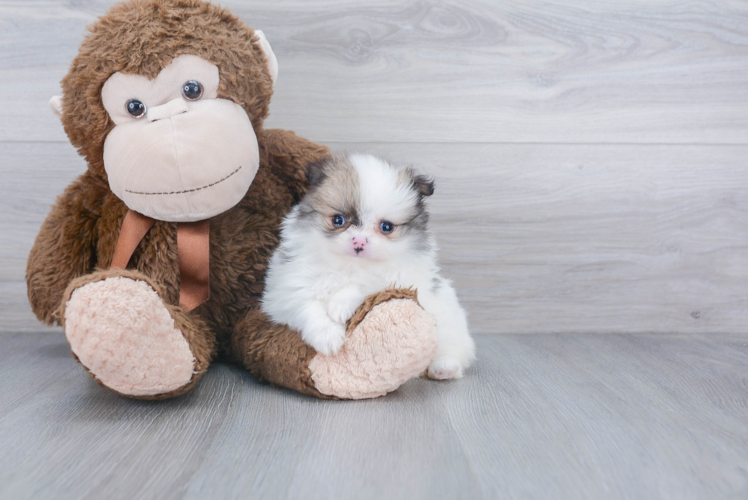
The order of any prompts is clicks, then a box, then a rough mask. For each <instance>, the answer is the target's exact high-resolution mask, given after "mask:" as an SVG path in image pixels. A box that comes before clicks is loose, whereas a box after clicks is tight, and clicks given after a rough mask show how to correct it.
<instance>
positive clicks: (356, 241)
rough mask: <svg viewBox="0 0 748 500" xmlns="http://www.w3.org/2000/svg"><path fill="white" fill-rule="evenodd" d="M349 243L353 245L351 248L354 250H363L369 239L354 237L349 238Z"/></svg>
mask: <svg viewBox="0 0 748 500" xmlns="http://www.w3.org/2000/svg"><path fill="white" fill-rule="evenodd" d="M351 243H353V246H354V247H356V248H359V247H360V248H364V247H365V246H366V244H367V243H369V238H366V237H365V236H354V237H353V238H351Z"/></svg>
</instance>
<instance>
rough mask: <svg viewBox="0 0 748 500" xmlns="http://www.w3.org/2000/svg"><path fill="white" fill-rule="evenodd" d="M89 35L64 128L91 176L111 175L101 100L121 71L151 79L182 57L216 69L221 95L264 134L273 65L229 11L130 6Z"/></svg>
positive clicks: (193, 3)
mask: <svg viewBox="0 0 748 500" xmlns="http://www.w3.org/2000/svg"><path fill="white" fill-rule="evenodd" d="M88 30H89V34H88V36H87V37H86V39H85V40H84V41H83V43H82V45H81V47H80V50H79V53H78V55H77V56H76V58H75V59H74V60H73V63H72V65H71V67H70V70H69V72H68V74H67V76H65V78H64V79H63V80H62V90H63V99H62V111H63V113H62V123H63V125H64V127H65V132H66V133H67V135H68V137H69V138H70V142H71V143H72V144H73V146H75V147H76V148H78V150H79V152H80V153H81V154H82V155H83V156H84V157H85V158H86V160H87V161H88V163H89V169H90V170H91V172H92V173H94V174H97V175H100V176H105V175H106V174H105V172H104V162H103V150H104V140H105V139H106V137H107V134H108V133H109V132H110V131H111V130H112V128H113V127H114V123H113V122H112V120H111V119H110V117H109V114H108V113H107V111H106V110H105V109H104V106H103V103H102V97H101V91H102V87H103V85H104V83H105V82H106V81H107V79H109V77H111V76H112V75H113V74H114V73H117V72H121V73H125V74H136V75H142V76H145V77H147V78H149V79H152V78H155V77H156V76H157V75H158V74H159V73H160V72H161V70H163V69H164V68H165V67H166V66H168V65H169V63H171V61H172V60H173V59H174V58H176V57H178V56H180V55H182V54H192V55H196V56H198V57H201V58H202V59H205V60H206V61H208V62H210V63H212V64H215V65H216V66H218V68H219V76H220V85H219V89H218V97H219V98H221V99H228V100H231V101H233V102H235V103H237V104H239V105H240V106H242V108H244V110H245V111H246V112H247V115H248V116H249V118H250V120H251V122H252V126H253V127H254V129H255V132H256V133H258V132H259V131H260V129H261V127H262V122H263V120H264V119H265V118H266V117H267V114H268V105H269V103H270V97H271V95H272V93H273V81H272V76H271V73H270V71H269V69H268V60H267V58H266V56H265V53H264V52H263V50H262V48H261V46H260V44H259V37H258V35H256V34H255V32H254V30H252V29H251V28H249V27H247V26H246V25H245V24H244V23H243V22H242V21H241V20H239V18H237V17H236V16H235V15H233V14H232V13H230V12H229V11H228V10H226V9H224V8H221V7H218V6H216V5H213V4H210V3H207V2H204V1H201V0H132V1H127V2H123V3H119V4H116V5H115V6H113V7H112V8H111V9H110V10H109V12H107V14H106V15H104V16H103V17H101V18H99V20H98V21H96V22H95V23H94V24H93V25H91V26H89V28H88ZM134 147H137V145H134Z"/></svg>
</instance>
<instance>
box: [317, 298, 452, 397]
mask: <svg viewBox="0 0 748 500" xmlns="http://www.w3.org/2000/svg"><path fill="white" fill-rule="evenodd" d="M436 348H437V334H436V323H435V321H434V318H433V316H431V315H430V314H428V313H427V312H426V311H424V310H423V309H422V308H421V306H419V305H418V303H417V302H415V301H414V300H410V299H391V300H387V301H386V302H381V303H379V304H378V305H376V306H374V307H373V308H372V309H371V310H370V311H368V313H367V314H366V316H365V317H364V318H363V320H362V321H361V322H360V323H358V325H357V326H356V327H355V328H354V329H353V331H350V332H349V333H348V338H347V339H346V341H345V344H344V345H343V347H342V349H341V350H340V351H339V352H338V353H337V354H335V355H334V356H324V355H322V354H317V355H316V356H315V357H314V358H313V359H312V361H311V363H310V364H309V369H310V370H311V372H312V381H313V382H314V386H315V388H316V389H317V390H318V391H319V392H321V393H322V394H325V395H328V396H336V397H339V398H345V399H365V398H375V397H377V396H383V395H385V394H387V393H388V392H392V391H394V390H395V389H397V388H398V387H400V386H401V385H402V384H403V383H405V382H406V381H408V380H410V379H411V378H414V377H417V376H418V375H419V374H420V373H421V372H423V371H424V370H425V369H426V368H427V367H428V366H429V363H430V362H431V361H432V360H433V359H434V356H435V355H436Z"/></svg>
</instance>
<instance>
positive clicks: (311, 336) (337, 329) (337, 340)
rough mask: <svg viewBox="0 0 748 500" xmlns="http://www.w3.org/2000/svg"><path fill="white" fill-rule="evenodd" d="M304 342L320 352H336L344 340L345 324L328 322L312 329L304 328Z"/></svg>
mask: <svg viewBox="0 0 748 500" xmlns="http://www.w3.org/2000/svg"><path fill="white" fill-rule="evenodd" d="M302 338H303V339H304V342H306V343H307V344H309V345H310V346H312V347H314V350H316V351H317V352H318V353H320V354H324V355H325V356H331V355H333V354H336V353H337V352H338V351H339V350H340V348H341V347H343V342H345V326H343V325H342V324H340V323H328V324H326V325H320V326H319V327H317V328H314V329H308V330H304V332H303V335H302Z"/></svg>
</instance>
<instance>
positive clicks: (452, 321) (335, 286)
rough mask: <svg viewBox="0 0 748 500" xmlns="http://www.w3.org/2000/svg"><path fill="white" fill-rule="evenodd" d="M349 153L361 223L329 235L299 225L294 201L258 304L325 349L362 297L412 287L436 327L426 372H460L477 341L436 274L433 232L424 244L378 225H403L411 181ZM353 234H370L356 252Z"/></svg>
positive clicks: (411, 203) (337, 343)
mask: <svg viewBox="0 0 748 500" xmlns="http://www.w3.org/2000/svg"><path fill="white" fill-rule="evenodd" d="M349 158H350V161H351V163H352V164H353V166H354V167H355V170H356V173H357V174H358V179H359V186H360V192H359V193H358V199H359V203H360V207H361V210H360V211H359V217H360V219H361V222H362V224H361V225H360V227H353V226H351V227H350V228H349V229H347V230H346V231H344V232H342V233H340V234H338V235H336V236H332V237H330V236H329V235H326V234H324V232H323V231H321V230H319V228H318V227H317V226H315V225H314V224H304V223H303V221H302V220H300V210H299V206H297V207H295V208H294V209H293V210H292V211H291V212H290V213H289V215H288V216H287V217H286V219H285V221H284V222H283V225H282V230H281V244H280V247H279V248H278V250H277V251H276V253H275V254H274V255H273V258H272V260H271V262H270V267H269V270H268V273H267V277H266V283H265V294H264V296H263V300H262V309H263V311H264V312H265V313H266V314H268V315H269V316H270V317H271V318H272V319H273V320H274V321H275V322H277V323H285V324H288V325H290V326H291V327H293V328H296V329H298V330H300V331H301V333H302V338H303V339H304V341H305V342H306V343H308V344H309V345H311V346H312V347H314V348H315V349H316V350H317V351H318V352H320V353H322V354H325V355H330V354H334V353H336V352H337V351H338V350H339V349H340V348H341V346H342V345H343V341H344V339H345V323H346V321H347V320H348V319H349V318H350V317H351V316H352V315H353V313H354V312H355V311H356V309H357V308H358V306H359V305H361V303H362V302H363V300H364V298H365V297H366V296H368V295H370V294H372V293H376V292H378V291H381V290H384V289H385V288H387V287H390V286H396V287H402V288H407V287H414V288H416V289H417V290H418V300H419V302H420V303H421V305H422V306H423V308H424V309H425V310H426V311H428V312H429V313H431V314H432V315H433V316H434V317H435V318H436V322H437V329H438V331H439V349H438V351H437V356H436V358H435V360H434V361H433V363H432V364H431V365H430V367H429V370H428V375H429V377H431V378H436V379H450V378H459V377H461V376H462V374H463V371H464V369H465V368H467V367H468V366H469V365H470V363H471V362H472V361H473V359H474V358H475V346H474V343H473V340H472V338H471V337H470V334H469V332H468V325H467V318H466V315H465V311H464V310H463V308H462V307H461V306H460V304H459V302H458V300H457V296H456V294H455V291H454V289H453V288H452V285H451V283H450V282H449V281H448V280H446V279H444V278H443V277H441V275H440V270H439V267H438V265H437V263H436V244H435V241H434V238H433V236H432V235H431V233H430V232H427V233H426V234H425V235H424V237H425V242H426V243H427V244H423V243H424V241H423V239H422V240H421V241H420V242H418V241H415V240H414V238H413V237H411V236H409V235H407V234H406V235H404V236H403V237H399V238H387V237H385V236H383V235H382V234H381V233H380V232H378V230H377V228H378V227H379V222H380V221H381V220H383V219H384V220H388V221H390V222H392V223H394V224H402V223H405V222H407V221H409V220H410V219H411V218H412V217H413V216H414V215H416V214H417V212H418V211H417V208H416V203H417V201H418V193H417V192H416V191H414V190H413V188H412V186H411V185H410V184H409V183H402V182H401V183H400V185H398V175H399V170H398V169H397V167H393V166H392V165H390V164H388V163H386V162H384V161H383V160H380V159H378V158H375V157H373V156H369V155H351V156H350V157H349ZM393 234H394V233H393ZM354 236H357V237H359V238H361V237H363V238H367V239H368V244H367V247H366V249H365V251H364V252H361V255H358V254H356V253H355V251H352V248H351V243H350V241H351V239H352V238H353V237H354ZM419 237H421V236H419ZM417 243H420V244H417Z"/></svg>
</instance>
